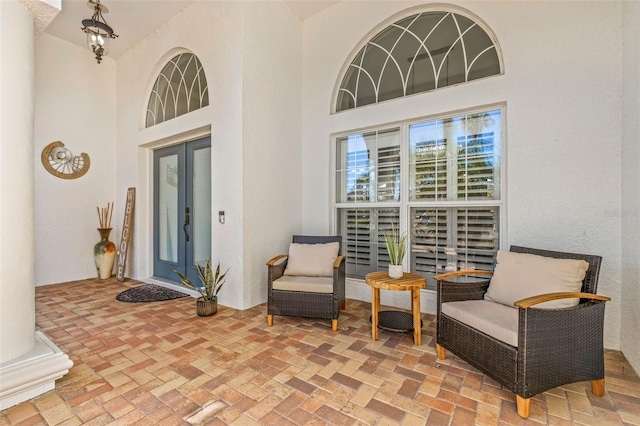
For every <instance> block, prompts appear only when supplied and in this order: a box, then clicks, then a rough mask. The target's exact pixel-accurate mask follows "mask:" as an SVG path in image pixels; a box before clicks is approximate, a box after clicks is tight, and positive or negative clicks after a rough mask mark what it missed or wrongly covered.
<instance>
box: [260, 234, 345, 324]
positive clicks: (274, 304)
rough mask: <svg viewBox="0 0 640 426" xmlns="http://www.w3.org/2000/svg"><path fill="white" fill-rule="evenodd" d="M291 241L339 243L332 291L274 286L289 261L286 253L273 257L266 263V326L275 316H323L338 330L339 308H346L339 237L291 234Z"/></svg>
mask: <svg viewBox="0 0 640 426" xmlns="http://www.w3.org/2000/svg"><path fill="white" fill-rule="evenodd" d="M292 242H293V243H297V244H324V243H330V242H338V243H340V250H339V251H338V258H337V259H336V261H335V262H334V264H333V292H332V293H316V292H310V291H288V290H278V289H274V288H273V282H274V281H275V280H277V279H278V278H280V277H282V275H283V274H284V270H285V268H286V266H287V261H288V255H286V254H282V255H279V256H276V257H274V258H273V259H271V260H270V261H268V262H267V266H268V283H269V284H268V285H269V288H268V294H267V324H268V325H269V326H272V325H273V316H274V315H284V316H293V317H307V318H326V319H330V320H331V329H332V330H333V331H337V330H338V315H340V309H344V308H345V288H344V283H345V257H344V256H341V253H342V237H341V236H303V235H294V236H293V239H292Z"/></svg>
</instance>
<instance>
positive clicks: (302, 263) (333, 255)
mask: <svg viewBox="0 0 640 426" xmlns="http://www.w3.org/2000/svg"><path fill="white" fill-rule="evenodd" d="M339 249H340V243H337V242H335V243H326V244H296V243H291V245H290V246H289V260H288V261H287V267H286V268H285V270H284V274H285V275H301V276H307V277H332V276H333V262H335V261H336V259H337V258H338V250H339Z"/></svg>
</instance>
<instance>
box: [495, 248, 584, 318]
mask: <svg viewBox="0 0 640 426" xmlns="http://www.w3.org/2000/svg"><path fill="white" fill-rule="evenodd" d="M588 267H589V264H588V263H587V262H586V261H584V260H575V259H554V258H551V257H544V256H537V255H534V254H528V253H513V252H509V251H498V256H497V263H496V268H495V270H494V271H493V277H492V278H491V282H490V284H489V289H488V290H487V293H486V294H485V299H487V300H491V301H495V302H498V303H502V304H504V305H507V306H509V307H513V304H514V302H516V301H518V300H520V299H524V298H525V297H530V296H536V295H538V294H544V293H555V292H578V291H580V289H581V287H582V280H584V276H585V273H586V272H587V268H588ZM578 302H579V299H561V300H553V301H551V302H545V303H541V304H540V305H536V308H543V309H557V308H568V307H571V306H576V305H577V304H578Z"/></svg>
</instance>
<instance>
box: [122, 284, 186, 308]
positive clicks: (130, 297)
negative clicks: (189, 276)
mask: <svg viewBox="0 0 640 426" xmlns="http://www.w3.org/2000/svg"><path fill="white" fill-rule="evenodd" d="M187 296H189V295H188V294H185V293H181V292H179V291H176V290H171V289H169V288H166V287H162V286H160V285H155V284H144V285H141V286H140V287H134V288H130V289H128V290H125V291H123V292H121V293H120V294H118V295H117V296H116V300H117V301H119V302H128V303H142V302H159V301H161V300H172V299H179V298H181V297H187Z"/></svg>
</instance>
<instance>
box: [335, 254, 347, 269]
mask: <svg viewBox="0 0 640 426" xmlns="http://www.w3.org/2000/svg"><path fill="white" fill-rule="evenodd" d="M345 259H346V258H345V257H344V256H338V257H337V258H336V261H335V262H333V268H334V269H337V268H339V267H340V264H341V263H342V262H344V260H345Z"/></svg>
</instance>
